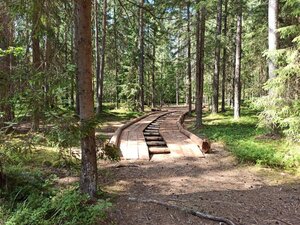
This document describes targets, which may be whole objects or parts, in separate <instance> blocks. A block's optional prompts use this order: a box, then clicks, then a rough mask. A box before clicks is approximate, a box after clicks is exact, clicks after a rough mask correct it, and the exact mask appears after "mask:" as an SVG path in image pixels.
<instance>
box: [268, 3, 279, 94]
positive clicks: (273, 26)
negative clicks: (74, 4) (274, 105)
mask: <svg viewBox="0 0 300 225" xmlns="http://www.w3.org/2000/svg"><path fill="white" fill-rule="evenodd" d="M277 17H278V0H269V7H268V21H269V38H268V40H269V53H270V57H269V79H270V80H271V79H273V78H275V77H276V74H275V70H276V65H275V58H274V51H276V49H277V47H278V40H277V39H278V37H277ZM271 93H272V90H270V94H271Z"/></svg>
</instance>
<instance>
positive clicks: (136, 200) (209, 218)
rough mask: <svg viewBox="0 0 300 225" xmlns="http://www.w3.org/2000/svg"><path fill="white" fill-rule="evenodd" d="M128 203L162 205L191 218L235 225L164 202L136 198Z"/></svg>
mask: <svg viewBox="0 0 300 225" xmlns="http://www.w3.org/2000/svg"><path fill="white" fill-rule="evenodd" d="M128 200H129V201H133V202H139V203H154V204H157V205H162V206H165V207H168V208H173V209H177V210H180V211H182V212H185V213H188V214H191V215H193V216H197V217H199V218H204V219H208V220H212V221H216V222H220V223H221V222H222V223H225V224H227V225H235V223H233V222H232V221H231V220H229V219H226V218H223V217H218V216H213V215H210V214H207V213H204V212H199V211H196V210H193V209H190V208H187V207H179V206H177V205H172V204H169V203H166V202H161V201H157V200H154V199H137V198H128Z"/></svg>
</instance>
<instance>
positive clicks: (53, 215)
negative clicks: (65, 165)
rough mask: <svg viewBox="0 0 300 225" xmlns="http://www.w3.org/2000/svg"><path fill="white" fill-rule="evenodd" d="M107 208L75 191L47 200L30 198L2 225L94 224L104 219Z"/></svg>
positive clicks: (44, 198) (101, 201)
mask: <svg viewBox="0 0 300 225" xmlns="http://www.w3.org/2000/svg"><path fill="white" fill-rule="evenodd" d="M110 206H111V204H110V203H109V202H107V201H104V200H97V201H96V202H90V201H89V198H88V196H87V195H83V194H81V193H80V192H79V191H77V190H76V189H74V188H72V189H68V190H64V191H60V192H58V193H56V194H55V195H52V196H49V197H45V196H43V195H39V194H32V195H30V196H29V197H28V198H27V199H26V200H25V201H24V202H22V203H19V204H17V206H16V209H15V210H14V211H13V212H12V213H11V216H10V217H9V218H8V220H7V221H6V223H5V225H19V224H24V225H25V224H32V225H46V224H49V225H50V224H69V225H73V224H74V225H81V224H87V225H88V224H95V222H96V221H99V220H100V219H103V218H104V216H105V209H107V208H108V207H110Z"/></svg>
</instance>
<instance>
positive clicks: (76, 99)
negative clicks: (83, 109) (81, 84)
mask: <svg viewBox="0 0 300 225" xmlns="http://www.w3.org/2000/svg"><path fill="white" fill-rule="evenodd" d="M77 12H78V4H77V2H76V0H74V37H75V41H74V46H75V49H74V63H75V65H76V66H75V90H76V92H75V101H76V107H75V112H76V114H77V115H78V116H79V115H80V106H79V104H80V103H79V88H78V60H79V57H78V41H77V40H79V34H78V13H77Z"/></svg>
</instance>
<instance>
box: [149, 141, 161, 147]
mask: <svg viewBox="0 0 300 225" xmlns="http://www.w3.org/2000/svg"><path fill="white" fill-rule="evenodd" d="M146 144H147V145H148V146H166V142H164V141H146Z"/></svg>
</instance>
